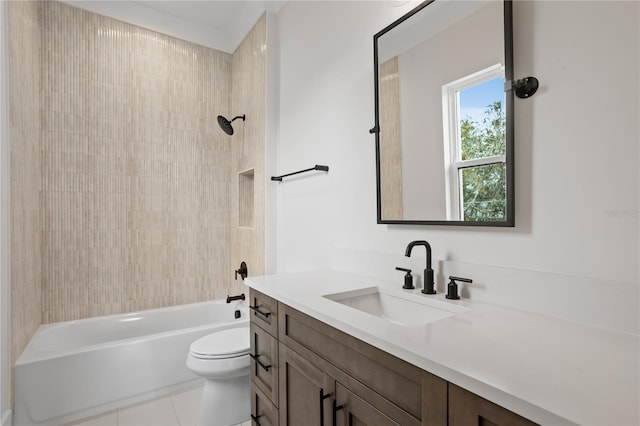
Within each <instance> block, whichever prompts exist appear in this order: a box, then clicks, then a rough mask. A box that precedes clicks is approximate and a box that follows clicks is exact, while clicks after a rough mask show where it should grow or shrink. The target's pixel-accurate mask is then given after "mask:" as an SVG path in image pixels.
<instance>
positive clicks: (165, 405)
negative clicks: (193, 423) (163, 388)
mask: <svg viewBox="0 0 640 426" xmlns="http://www.w3.org/2000/svg"><path fill="white" fill-rule="evenodd" d="M118 426H180V424H179V423H178V418H177V417H176V413H175V411H174V409H173V403H172V402H171V398H170V397H166V398H160V399H156V400H154V401H149V402H145V403H143V404H140V405H134V406H133V407H129V408H124V409H122V410H118Z"/></svg>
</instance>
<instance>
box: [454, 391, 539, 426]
mask: <svg viewBox="0 0 640 426" xmlns="http://www.w3.org/2000/svg"><path fill="white" fill-rule="evenodd" d="M474 425H477V426H533V425H535V423H533V422H531V421H530V420H527V419H525V418H524V417H521V416H519V415H517V414H516V413H514V412H512V411H509V410H507V409H506V408H503V407H500V406H499V405H496V404H494V403H493V402H490V401H487V400H486V399H484V398H482V397H480V396H478V395H476V394H474V393H471V392H469V391H468V390H465V389H462V388H461V387H458V386H456V385H454V384H451V383H449V426H474Z"/></svg>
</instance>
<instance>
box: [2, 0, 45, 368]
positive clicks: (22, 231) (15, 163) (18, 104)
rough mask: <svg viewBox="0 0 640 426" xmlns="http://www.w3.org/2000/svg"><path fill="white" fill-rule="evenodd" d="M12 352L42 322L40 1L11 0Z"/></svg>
mask: <svg viewBox="0 0 640 426" xmlns="http://www.w3.org/2000/svg"><path fill="white" fill-rule="evenodd" d="M8 10H9V74H10V84H9V108H10V110H9V120H10V124H9V140H10V153H11V159H10V193H11V195H10V206H11V207H10V208H11V212H10V220H11V337H12V344H11V357H12V360H13V362H15V360H16V359H17V358H18V356H19V355H20V353H21V352H22V350H23V349H24V347H25V346H26V345H27V343H28V342H29V339H31V337H32V336H33V334H34V333H35V331H36V329H37V328H38V326H40V323H41V322H42V285H41V281H42V261H41V255H40V247H41V242H42V237H41V232H40V230H41V216H40V213H41V203H40V169H41V159H40V145H39V140H40V109H41V105H40V79H41V73H40V56H39V54H40V52H41V46H40V43H41V41H40V39H41V34H40V3H38V2H18V1H11V2H9V9H8Z"/></svg>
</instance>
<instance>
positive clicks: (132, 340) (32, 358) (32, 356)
mask: <svg viewBox="0 0 640 426" xmlns="http://www.w3.org/2000/svg"><path fill="white" fill-rule="evenodd" d="M233 303H234V304H235V305H236V306H237V309H239V310H241V311H242V313H243V317H242V318H239V319H231V320H229V321H227V322H217V323H209V324H202V325H198V326H194V327H185V328H179V329H176V330H172V331H163V332H159V333H151V334H145V335H142V336H136V337H129V338H125V339H118V340H111V341H108V342H104V343H97V344H93V345H89V346H82V347H81V348H78V349H74V350H67V351H63V352H60V351H55V352H53V351H52V352H51V353H45V352H44V351H40V350H38V349H34V348H33V345H34V341H35V339H36V337H37V336H38V334H40V333H42V332H45V331H46V330H48V329H51V328H56V327H60V326H63V325H67V324H74V323H77V322H78V321H82V322H85V321H86V322H98V321H101V320H108V319H113V318H116V317H127V316H135V315H141V314H144V313H145V312H152V311H160V310H162V311H166V312H170V311H177V310H184V309H187V308H188V307H192V306H194V307H195V306H203V305H224V304H226V300H225V299H213V300H207V301H204V302H194V303H188V304H183V305H173V306H165V307H161V308H151V309H143V310H139V311H133V312H126V313H119V314H109V315H102V316H97V317H89V318H81V319H75V320H68V321H60V322H54V323H48V324H41V325H40V326H39V327H38V329H37V330H36V332H35V333H34V335H33V337H32V338H31V339H30V340H29V343H28V344H27V346H25V348H24V350H23V351H22V353H21V354H20V356H19V357H18V359H17V360H16V362H15V364H14V367H18V366H21V365H27V364H31V363H34V362H38V361H45V360H52V359H56V358H61V357H64V356H68V355H72V354H80V353H84V352H90V351H92V350H97V349H102V348H107V347H110V346H115V345H122V346H130V345H133V344H136V343H139V342H140V341H145V340H151V339H157V338H161V337H166V336H172V335H175V334H180V333H183V332H184V331H185V330H192V331H200V330H204V329H207V328H212V329H216V330H223V329H227V328H235V327H239V326H241V325H242V326H244V325H246V327H248V326H249V308H248V304H247V303H246V302H243V301H236V302H233Z"/></svg>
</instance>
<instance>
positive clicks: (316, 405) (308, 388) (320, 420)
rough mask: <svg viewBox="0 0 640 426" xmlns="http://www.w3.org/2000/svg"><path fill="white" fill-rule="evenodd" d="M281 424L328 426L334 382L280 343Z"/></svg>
mask: <svg viewBox="0 0 640 426" xmlns="http://www.w3.org/2000/svg"><path fill="white" fill-rule="evenodd" d="M279 351H280V354H279V358H280V368H279V370H280V383H279V388H280V425H281V426H301V425H304V426H316V425H317V426H325V425H327V426H328V425H329V421H330V416H329V415H326V416H325V413H330V406H331V404H330V401H331V398H330V397H331V396H332V394H333V383H332V381H331V379H330V378H329V377H328V376H326V375H325V374H324V373H323V372H322V370H321V369H320V368H319V367H318V366H316V365H314V364H313V363H312V362H310V361H308V360H307V359H305V358H303V357H301V356H300V355H298V354H297V353H296V352H294V351H292V350H291V349H289V348H288V347H287V346H285V345H283V344H282V343H281V344H280V348H279Z"/></svg>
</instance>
